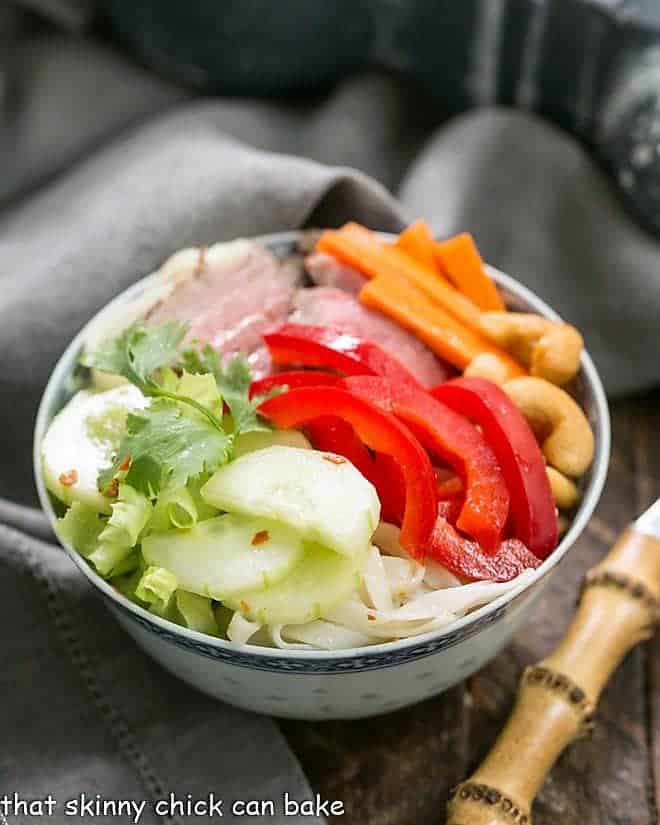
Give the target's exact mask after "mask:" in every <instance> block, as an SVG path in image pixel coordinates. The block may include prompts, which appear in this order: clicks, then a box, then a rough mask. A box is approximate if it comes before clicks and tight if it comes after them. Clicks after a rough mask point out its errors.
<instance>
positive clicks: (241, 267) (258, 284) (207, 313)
mask: <svg viewBox="0 0 660 825" xmlns="http://www.w3.org/2000/svg"><path fill="white" fill-rule="evenodd" d="M302 275H303V273H302V267H301V266H300V264H299V263H298V262H297V261H285V262H280V261H279V260H278V259H277V258H276V257H275V256H274V255H272V254H271V253H270V252H269V251H268V250H267V249H264V248H263V247H262V246H259V245H258V244H253V243H247V242H240V243H236V244H235V245H234V248H233V249H231V250H230V254H222V255H219V256H217V259H215V258H211V259H209V258H207V259H206V262H205V263H204V264H203V265H202V266H199V267H197V269H195V270H191V272H190V274H187V273H186V275H185V276H184V277H183V278H181V279H180V280H179V282H178V283H177V286H176V287H175V288H174V290H173V291H172V293H171V294H170V295H169V296H168V297H167V298H166V299H165V300H163V301H161V302H160V303H159V304H157V305H156V306H155V307H153V309H152V310H151V311H150V312H149V314H148V321H149V323H154V324H157V323H162V322H163V321H166V320H170V319H173V318H175V319H177V320H181V321H188V322H189V323H190V331H189V333H188V338H189V339H190V340H193V339H194V340H195V341H198V342H200V343H201V344H211V346H213V347H214V348H216V349H217V350H218V351H219V352H221V353H232V352H243V353H245V354H246V355H252V354H254V355H255V357H254V359H253V360H254V361H255V366H257V367H258V368H259V371H261V369H262V368H263V369H266V368H267V361H266V360H265V359H264V357H263V352H261V347H262V340H261V336H262V334H263V332H264V330H265V329H266V328H267V327H269V326H271V325H272V324H273V323H276V322H278V321H283V320H284V319H285V318H287V317H288V315H289V314H290V312H291V310H292V307H293V298H294V296H295V292H296V288H297V286H298V285H299V284H300V282H301V280H302Z"/></svg>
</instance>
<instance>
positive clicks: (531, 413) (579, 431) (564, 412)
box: [502, 376, 594, 478]
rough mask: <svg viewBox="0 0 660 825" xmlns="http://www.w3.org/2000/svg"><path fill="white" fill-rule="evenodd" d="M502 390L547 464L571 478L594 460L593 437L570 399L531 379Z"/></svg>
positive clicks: (514, 381) (516, 380) (511, 383)
mask: <svg viewBox="0 0 660 825" xmlns="http://www.w3.org/2000/svg"><path fill="white" fill-rule="evenodd" d="M502 389H503V390H504V391H505V392H506V393H507V395H508V396H509V398H511V400H512V401H513V403H514V404H515V405H516V406H517V407H518V409H519V410H520V412H521V413H522V414H523V415H524V416H525V418H526V419H527V421H528V422H529V425H530V427H531V428H532V430H533V432H534V434H535V435H536V437H537V438H538V439H539V442H540V443H541V449H542V450H543V454H544V455H545V457H546V458H547V460H548V463H549V464H551V465H552V466H553V467H556V468H557V469H558V470H559V472H561V473H564V474H565V475H567V476H571V478H578V477H579V476H581V475H582V474H583V473H584V472H585V471H586V469H587V468H588V467H589V465H590V464H591V460H592V459H593V455H594V434H593V432H592V431H591V427H590V426H589V422H588V421H587V417H586V416H585V414H584V413H583V412H582V410H581V409H580V407H579V406H578V405H577V404H576V402H575V401H574V400H573V399H572V398H571V396H570V395H569V394H568V393H567V392H566V391H565V390H562V389H560V388H559V387H556V386H555V385H554V384H551V383H550V382H549V381H546V380H545V379H543V378H533V377H531V376H524V377H522V378H513V379H511V381H507V382H506V383H505V384H504V385H503V387H502Z"/></svg>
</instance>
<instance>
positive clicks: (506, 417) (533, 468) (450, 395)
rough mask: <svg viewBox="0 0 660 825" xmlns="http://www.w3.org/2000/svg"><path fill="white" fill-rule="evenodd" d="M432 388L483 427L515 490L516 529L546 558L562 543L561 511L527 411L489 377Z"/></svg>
mask: <svg viewBox="0 0 660 825" xmlns="http://www.w3.org/2000/svg"><path fill="white" fill-rule="evenodd" d="M432 394H433V396H434V397H435V398H437V399H438V400H440V401H442V402H443V403H444V404H446V405H447V406H448V407H451V408H452V409H453V410H456V411H457V412H459V413H462V414H463V415H465V416H467V417H468V418H469V419H470V420H471V421H474V422H475V424H478V425H479V426H480V427H481V430H482V432H483V434H484V437H485V439H486V441H487V442H488V443H489V444H490V446H491V448H492V450H493V452H494V453H495V455H496V457H497V460H498V462H499V464H500V467H501V468H502V472H503V473H504V479H505V481H506V485H507V487H508V488H509V492H510V493H511V518H512V522H513V531H514V535H515V536H516V538H519V539H520V540H521V541H522V542H523V543H524V544H525V545H526V546H527V547H528V548H529V549H530V550H531V552H532V553H534V555H535V556H538V557H539V558H540V559H544V558H545V557H546V556H547V555H548V554H549V553H550V552H551V551H552V550H553V549H554V548H555V546H556V544H557V537H558V536H557V513H556V510H555V503H554V500H553V497H552V492H551V490H550V483H549V481H548V476H547V473H546V471H545V461H544V459H543V455H542V453H541V449H540V448H539V445H538V444H537V441H536V438H535V437H534V434H533V433H532V431H531V429H530V427H529V424H528V423H527V421H526V420H525V418H524V417H523V415H522V414H521V413H520V411H519V410H518V408H517V407H516V405H515V404H514V403H513V402H512V401H511V399H510V398H509V397H508V395H506V393H505V392H504V391H503V390H501V389H500V388H499V387H498V386H497V385H496V384H493V383H492V382H491V381H487V380H486V379H485V378H456V379H454V380H452V381H449V382H447V383H446V384H441V385H440V386H438V387H436V388H435V389H434V390H432Z"/></svg>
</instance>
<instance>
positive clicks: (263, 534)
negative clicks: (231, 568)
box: [252, 530, 270, 547]
mask: <svg viewBox="0 0 660 825" xmlns="http://www.w3.org/2000/svg"><path fill="white" fill-rule="evenodd" d="M269 538H270V533H269V532H268V530H259V532H258V533H255V534H254V536H252V546H253V547H257V545H259V544H263V543H264V542H265V541H268V539H269Z"/></svg>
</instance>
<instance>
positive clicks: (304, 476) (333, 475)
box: [201, 446, 380, 556]
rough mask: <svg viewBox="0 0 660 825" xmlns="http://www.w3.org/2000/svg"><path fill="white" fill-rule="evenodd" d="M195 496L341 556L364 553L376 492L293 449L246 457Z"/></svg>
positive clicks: (345, 470) (331, 460)
mask: <svg viewBox="0 0 660 825" xmlns="http://www.w3.org/2000/svg"><path fill="white" fill-rule="evenodd" d="M201 494H202V498H204V499H205V500H206V501H208V502H209V504H212V505H213V506H214V507H217V508H218V509H220V510H228V511H229V512H239V513H250V514H252V515H255V516H263V517H264V518H272V519H275V520H276V521H281V522H284V523H285V524H288V525H290V526H291V527H293V528H294V529H296V530H298V531H299V532H300V533H301V535H302V536H303V537H304V538H306V539H307V540H309V541H313V542H318V543H319V544H322V545H324V546H325V547H329V548H330V549H331V550H335V551H336V552H337V553H341V554H342V555H344V556H353V555H355V554H356V553H359V552H361V551H363V550H366V548H367V547H368V546H369V543H370V540H371V536H372V535H373V532H374V530H375V529H376V527H377V526H378V519H379V517H380V502H379V501H378V496H377V494H376V490H375V489H374V487H373V485H372V484H370V483H369V482H368V481H367V480H366V478H364V476H363V475H361V473H359V472H358V470H356V469H355V467H354V466H353V465H352V464H351V463H350V462H348V461H346V459H344V458H340V457H339V456H334V455H332V454H331V453H322V452H318V451H317V450H300V449H296V448H295V447H281V446H280V447H278V446H275V447H267V448H266V449H265V450H259V451H258V452H256V453H248V454H247V455H244V456H242V457H241V458H238V459H236V461H232V462H230V463H229V464H227V465H226V466H224V467H222V468H221V469H220V470H218V471H217V472H216V473H215V474H214V475H213V476H211V478H210V479H209V481H208V482H207V483H206V484H205V485H204V487H202V490H201Z"/></svg>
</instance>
